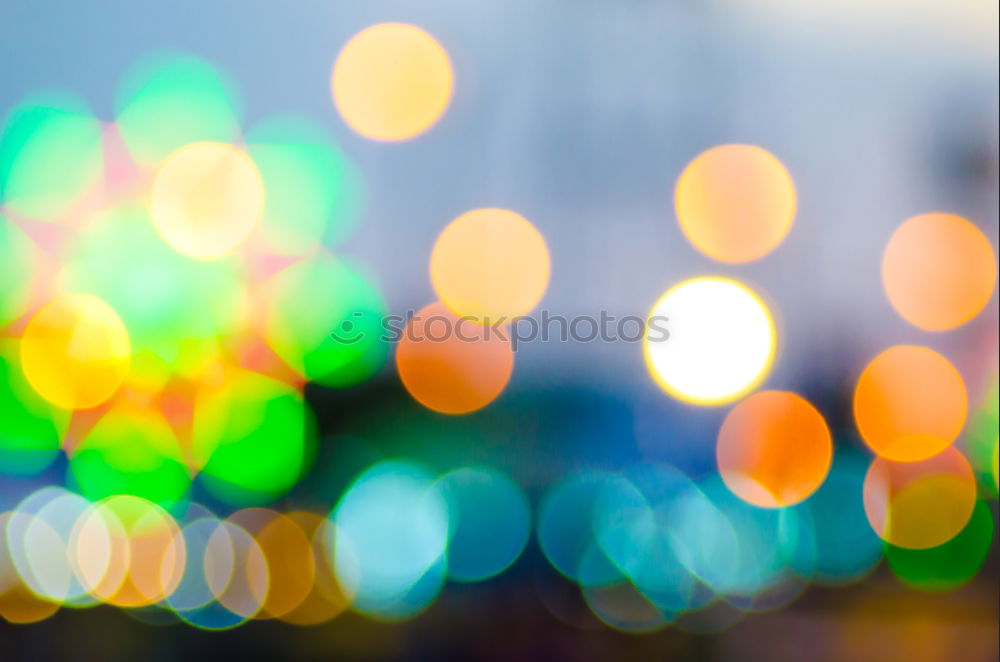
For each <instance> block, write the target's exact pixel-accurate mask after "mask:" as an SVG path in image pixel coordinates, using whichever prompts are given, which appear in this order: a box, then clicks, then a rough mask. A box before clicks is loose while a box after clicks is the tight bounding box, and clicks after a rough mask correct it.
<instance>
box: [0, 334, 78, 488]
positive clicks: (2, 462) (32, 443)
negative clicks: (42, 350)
mask: <svg viewBox="0 0 1000 662" xmlns="http://www.w3.org/2000/svg"><path fill="white" fill-rule="evenodd" d="M17 342H18V341H8V342H5V343H0V472H2V473H3V474H4V475H6V476H31V475H35V474H38V473H40V472H41V471H43V470H44V469H45V468H46V467H48V466H49V465H50V464H51V463H52V461H53V460H55V459H56V457H57V456H58V454H59V449H60V447H61V445H62V440H63V435H64V434H65V432H66V427H67V425H68V423H69V412H67V411H66V410H64V409H61V408H59V407H57V406H55V405H53V404H52V403H51V402H49V401H48V400H45V399H44V398H42V397H41V396H39V395H38V393H37V392H35V390H34V389H33V388H32V387H31V385H30V384H29V383H28V382H27V380H26V379H25V377H24V372H23V371H22V369H21V361H20V357H19V356H18V353H17V348H16V347H12V346H10V344H14V343H17Z"/></svg>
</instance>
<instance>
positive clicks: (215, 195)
mask: <svg viewBox="0 0 1000 662" xmlns="http://www.w3.org/2000/svg"><path fill="white" fill-rule="evenodd" d="M150 204H151V208H152V215H153V223H154V224H155V226H156V229H157V231H158V232H159V233H160V235H161V236H162V237H163V238H164V239H165V240H166V241H167V243H169V244H170V245H171V246H173V247H174V248H175V249H177V250H178V251H180V252H181V253H183V254H185V255H190V256H191V257H194V258H198V259H213V258H217V257H220V256H222V255H225V254H226V253H228V252H230V251H232V250H233V249H234V248H236V246H237V245H239V244H240V243H241V242H242V241H243V240H244V239H246V237H247V235H249V234H250V232H251V231H252V230H253V229H254V227H255V226H256V225H257V223H258V222H259V221H260V218H261V215H262V214H263V210H264V181H263V180H262V179H261V176H260V172H258V170H257V166H256V165H254V162H253V160H252V159H251V158H250V157H249V156H247V155H246V153H245V152H243V151H241V150H239V149H237V148H236V147H233V146H232V145H226V144H223V143H208V142H203V143H194V144H192V145H187V146H186V147H183V148H181V149H179V150H177V151H176V152H174V153H173V154H171V155H170V156H169V157H168V158H167V160H166V161H164V163H163V165H162V166H160V169H159V171H157V173H156V178H155V179H154V180H153V191H152V198H151V203H150Z"/></svg>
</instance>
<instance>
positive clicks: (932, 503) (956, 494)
mask: <svg viewBox="0 0 1000 662" xmlns="http://www.w3.org/2000/svg"><path fill="white" fill-rule="evenodd" d="M864 503H865V514H866V515H867V516H868V522H869V523H870V524H871V527H872V529H874V530H875V533H877V534H878V535H879V537H880V538H882V539H883V540H885V541H886V542H888V543H891V544H893V545H895V546H897V547H904V548H906V549H929V548H931V547H937V546H938V545H943V544H944V543H946V542H948V541H949V540H951V539H952V538H954V537H955V536H956V535H958V532H959V531H961V530H962V529H963V528H964V527H965V525H966V523H968V521H969V518H970V517H971V516H972V511H973V508H974V507H975V504H976V478H975V475H973V473H972V467H970V466H969V463H968V461H967V460H966V459H965V457H963V456H962V454H961V453H959V452H958V451H957V450H955V449H954V448H946V449H945V450H944V451H943V452H942V453H941V454H939V455H935V456H933V457H931V458H928V459H925V460H921V461H918V462H905V463H902V462H891V461H889V460H886V459H884V458H881V457H879V458H876V459H875V460H874V461H873V462H872V465H871V467H870V468H869V469H868V474H867V475H866V476H865V485H864Z"/></svg>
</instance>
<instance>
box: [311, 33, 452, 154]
mask: <svg viewBox="0 0 1000 662" xmlns="http://www.w3.org/2000/svg"><path fill="white" fill-rule="evenodd" d="M452 84H453V74H452V68H451V62H450V61H449V60H448V54H447V53H446V52H445V50H444V49H443V48H442V47H441V45H440V44H438V42H437V41H436V40H435V39H434V37H432V36H431V35H429V34H428V33H427V32H425V31H424V30H422V29H420V28H418V27H416V26H414V25H406V24H402V23H382V24H379V25H373V26H371V27H369V28H366V29H364V30H362V31H361V32H359V33H358V34H356V35H354V37H352V38H351V39H350V41H348V42H347V44H345V45H344V47H343V49H342V50H341V51H340V54H339V55H338V56H337V60H336V62H335V63H334V65H333V74H332V76H331V81H330V87H331V92H332V94H333V102H334V104H335V105H336V107H337V110H338V111H340V114H341V116H342V117H343V118H344V121H345V122H347V124H348V125H349V126H350V127H351V128H352V129H354V130H355V131H357V132H358V133H360V134H361V135H362V136H365V137H366V138H371V139H372V140H382V141H397V140H405V139H407V138H412V137H414V136H416V135H417V134H419V133H422V132H423V131H425V130H427V129H428V128H429V127H430V126H431V125H432V124H434V123H435V122H436V121H437V120H438V118H439V117H440V116H441V114H442V113H443V112H444V110H445V108H446V107H447V105H448V101H449V100H450V99H451V91H452Z"/></svg>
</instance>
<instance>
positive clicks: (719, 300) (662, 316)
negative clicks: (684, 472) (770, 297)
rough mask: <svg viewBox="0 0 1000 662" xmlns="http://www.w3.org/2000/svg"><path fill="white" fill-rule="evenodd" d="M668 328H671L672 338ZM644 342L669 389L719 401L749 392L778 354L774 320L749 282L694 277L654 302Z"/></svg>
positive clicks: (683, 396) (688, 397)
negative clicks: (776, 353)
mask: <svg viewBox="0 0 1000 662" xmlns="http://www.w3.org/2000/svg"><path fill="white" fill-rule="evenodd" d="M662 329H666V330H667V331H668V332H669V336H668V337H667V338H666V339H664V337H663V336H664V335H665V334H663V333H662V332H661V331H662ZM643 347H644V350H645V355H646V366H647V367H648V368H649V372H650V374H651V375H652V376H653V379H655V380H656V382H657V383H658V384H659V385H660V387H661V388H663V389H664V390H665V391H666V392H667V393H669V394H670V395H672V396H674V397H675V398H678V399H680V400H684V401H685V402H691V403H694V404H700V405H718V404H723V403H725V402H730V401H732V400H735V399H736V398H738V397H740V396H741V395H744V394H745V393H747V392H748V391H750V390H751V389H752V388H754V387H755V386H756V385H757V384H758V383H759V382H760V381H761V380H762V379H763V378H764V376H765V375H766V374H767V372H768V370H769V369H770V367H771V363H772V361H773V359H774V350H775V330H774V321H773V320H772V319H771V314H770V312H768V310H767V307H766V306H765V305H764V303H763V302H762V301H761V300H760V298H759V297H758V296H757V295H756V294H754V293H753V292H752V291H751V290H750V289H749V288H747V287H746V286H744V285H742V284H740V283H738V282H736V281H733V280H729V279H726V278H694V279H692V280H687V281H684V282H683V283H681V284H679V285H676V286H674V287H673V288H671V289H670V290H668V291H667V293H666V294H664V295H663V296H662V297H661V298H660V300H659V301H657V302H656V305H655V306H653V309H652V310H651V311H650V313H649V319H648V320H647V333H646V338H645V341H644V343H643Z"/></svg>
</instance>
